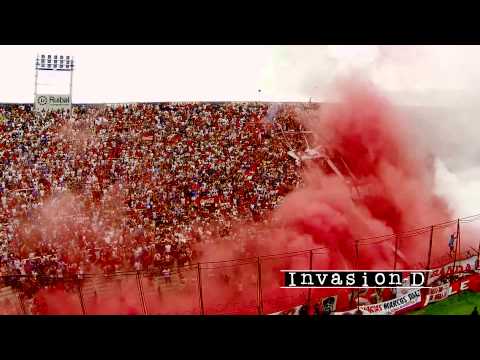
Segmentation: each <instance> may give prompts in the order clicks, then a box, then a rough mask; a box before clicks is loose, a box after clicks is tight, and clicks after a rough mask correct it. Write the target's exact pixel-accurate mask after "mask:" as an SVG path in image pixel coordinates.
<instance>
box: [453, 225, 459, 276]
mask: <svg viewBox="0 0 480 360" xmlns="http://www.w3.org/2000/svg"><path fill="white" fill-rule="evenodd" d="M459 245H460V219H457V239H456V241H455V251H454V252H453V273H452V276H453V275H455V266H456V263H457V250H458V246H459Z"/></svg>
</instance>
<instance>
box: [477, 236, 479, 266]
mask: <svg viewBox="0 0 480 360" xmlns="http://www.w3.org/2000/svg"><path fill="white" fill-rule="evenodd" d="M477 269H480V240H479V241H478V252H477Z"/></svg>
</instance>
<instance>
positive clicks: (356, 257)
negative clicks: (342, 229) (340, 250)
mask: <svg viewBox="0 0 480 360" xmlns="http://www.w3.org/2000/svg"><path fill="white" fill-rule="evenodd" d="M355 270H357V271H358V240H355ZM357 310H358V311H360V289H357Z"/></svg>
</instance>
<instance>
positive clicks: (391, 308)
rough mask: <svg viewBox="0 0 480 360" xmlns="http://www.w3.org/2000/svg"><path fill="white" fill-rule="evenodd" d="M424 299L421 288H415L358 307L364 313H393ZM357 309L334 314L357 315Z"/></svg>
mask: <svg viewBox="0 0 480 360" xmlns="http://www.w3.org/2000/svg"><path fill="white" fill-rule="evenodd" d="M421 299H422V295H421V293H420V289H415V290H413V291H410V292H408V293H407V294H405V295H403V296H400V297H397V298H396V299H393V300H389V301H385V302H382V303H378V304H372V305H362V306H360V307H359V308H358V310H360V312H361V313H362V315H393V314H395V313H397V312H399V311H400V310H403V309H406V308H408V307H410V306H413V305H415V304H418V303H419V302H420V301H421ZM358 310H357V309H353V310H350V311H344V312H337V313H334V315H355V314H356V313H358Z"/></svg>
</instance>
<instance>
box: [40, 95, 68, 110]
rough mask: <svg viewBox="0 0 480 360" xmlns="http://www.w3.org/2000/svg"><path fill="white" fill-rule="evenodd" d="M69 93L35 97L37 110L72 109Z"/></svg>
mask: <svg viewBox="0 0 480 360" xmlns="http://www.w3.org/2000/svg"><path fill="white" fill-rule="evenodd" d="M70 101H71V100H70V96H69V95H37V96H36V97H35V110H36V111H43V110H45V111H56V110H69V109H70V105H71V104H70Z"/></svg>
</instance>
